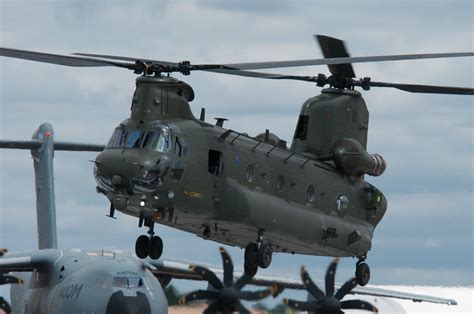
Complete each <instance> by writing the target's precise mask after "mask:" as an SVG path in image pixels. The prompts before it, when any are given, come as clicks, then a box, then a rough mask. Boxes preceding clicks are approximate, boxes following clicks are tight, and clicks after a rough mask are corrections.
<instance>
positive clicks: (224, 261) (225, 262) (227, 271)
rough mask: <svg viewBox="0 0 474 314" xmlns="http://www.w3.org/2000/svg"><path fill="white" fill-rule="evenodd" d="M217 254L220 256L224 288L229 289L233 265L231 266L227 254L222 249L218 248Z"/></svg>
mask: <svg viewBox="0 0 474 314" xmlns="http://www.w3.org/2000/svg"><path fill="white" fill-rule="evenodd" d="M219 252H220V253H221V256H222V266H223V268H224V286H226V287H231V286H232V284H233V281H234V264H232V260H231V259H230V256H229V254H228V253H227V251H226V250H225V249H224V248H223V247H220V248H219Z"/></svg>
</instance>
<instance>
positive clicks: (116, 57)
mask: <svg viewBox="0 0 474 314" xmlns="http://www.w3.org/2000/svg"><path fill="white" fill-rule="evenodd" d="M72 55H75V56H84V57H93V58H102V59H110V60H120V61H128V62H135V61H137V60H141V61H145V62H156V63H159V64H162V65H169V66H177V65H178V63H177V62H169V61H160V60H150V59H143V58H133V57H122V56H111V55H102V54H97V53H82V52H75V53H72Z"/></svg>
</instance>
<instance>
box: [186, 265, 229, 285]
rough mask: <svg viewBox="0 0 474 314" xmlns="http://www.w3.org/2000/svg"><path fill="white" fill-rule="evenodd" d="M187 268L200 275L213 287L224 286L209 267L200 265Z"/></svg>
mask: <svg viewBox="0 0 474 314" xmlns="http://www.w3.org/2000/svg"><path fill="white" fill-rule="evenodd" d="M189 269H191V270H192V271H194V272H195V273H196V274H198V275H201V276H202V277H203V278H204V279H206V280H207V281H208V282H209V283H210V284H211V286H212V287H213V288H214V289H216V290H221V289H222V288H224V286H223V285H222V282H221V280H220V279H219V278H217V276H216V274H214V273H213V272H212V271H210V270H209V269H207V268H205V267H201V266H190V267H189Z"/></svg>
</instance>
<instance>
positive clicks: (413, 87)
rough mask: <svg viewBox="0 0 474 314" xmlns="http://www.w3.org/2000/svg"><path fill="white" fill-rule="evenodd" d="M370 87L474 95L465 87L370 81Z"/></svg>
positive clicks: (412, 91)
mask: <svg viewBox="0 0 474 314" xmlns="http://www.w3.org/2000/svg"><path fill="white" fill-rule="evenodd" d="M370 87H392V88H397V89H400V90H403V91H406V92H410V93H426V94H448V95H474V88H467V87H454V86H435V85H417V84H400V83H384V82H372V81H371V82H370Z"/></svg>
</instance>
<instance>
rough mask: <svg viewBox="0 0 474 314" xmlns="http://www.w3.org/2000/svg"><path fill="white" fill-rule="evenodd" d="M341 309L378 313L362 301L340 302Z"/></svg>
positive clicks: (374, 308) (370, 305)
mask: <svg viewBox="0 0 474 314" xmlns="http://www.w3.org/2000/svg"><path fill="white" fill-rule="evenodd" d="M341 307H342V308H343V309H345V310H365V311H372V312H373V313H378V312H379V310H378V309H377V308H376V307H375V306H373V305H372V304H370V303H369V302H366V301H362V300H347V301H342V302H341Z"/></svg>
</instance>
